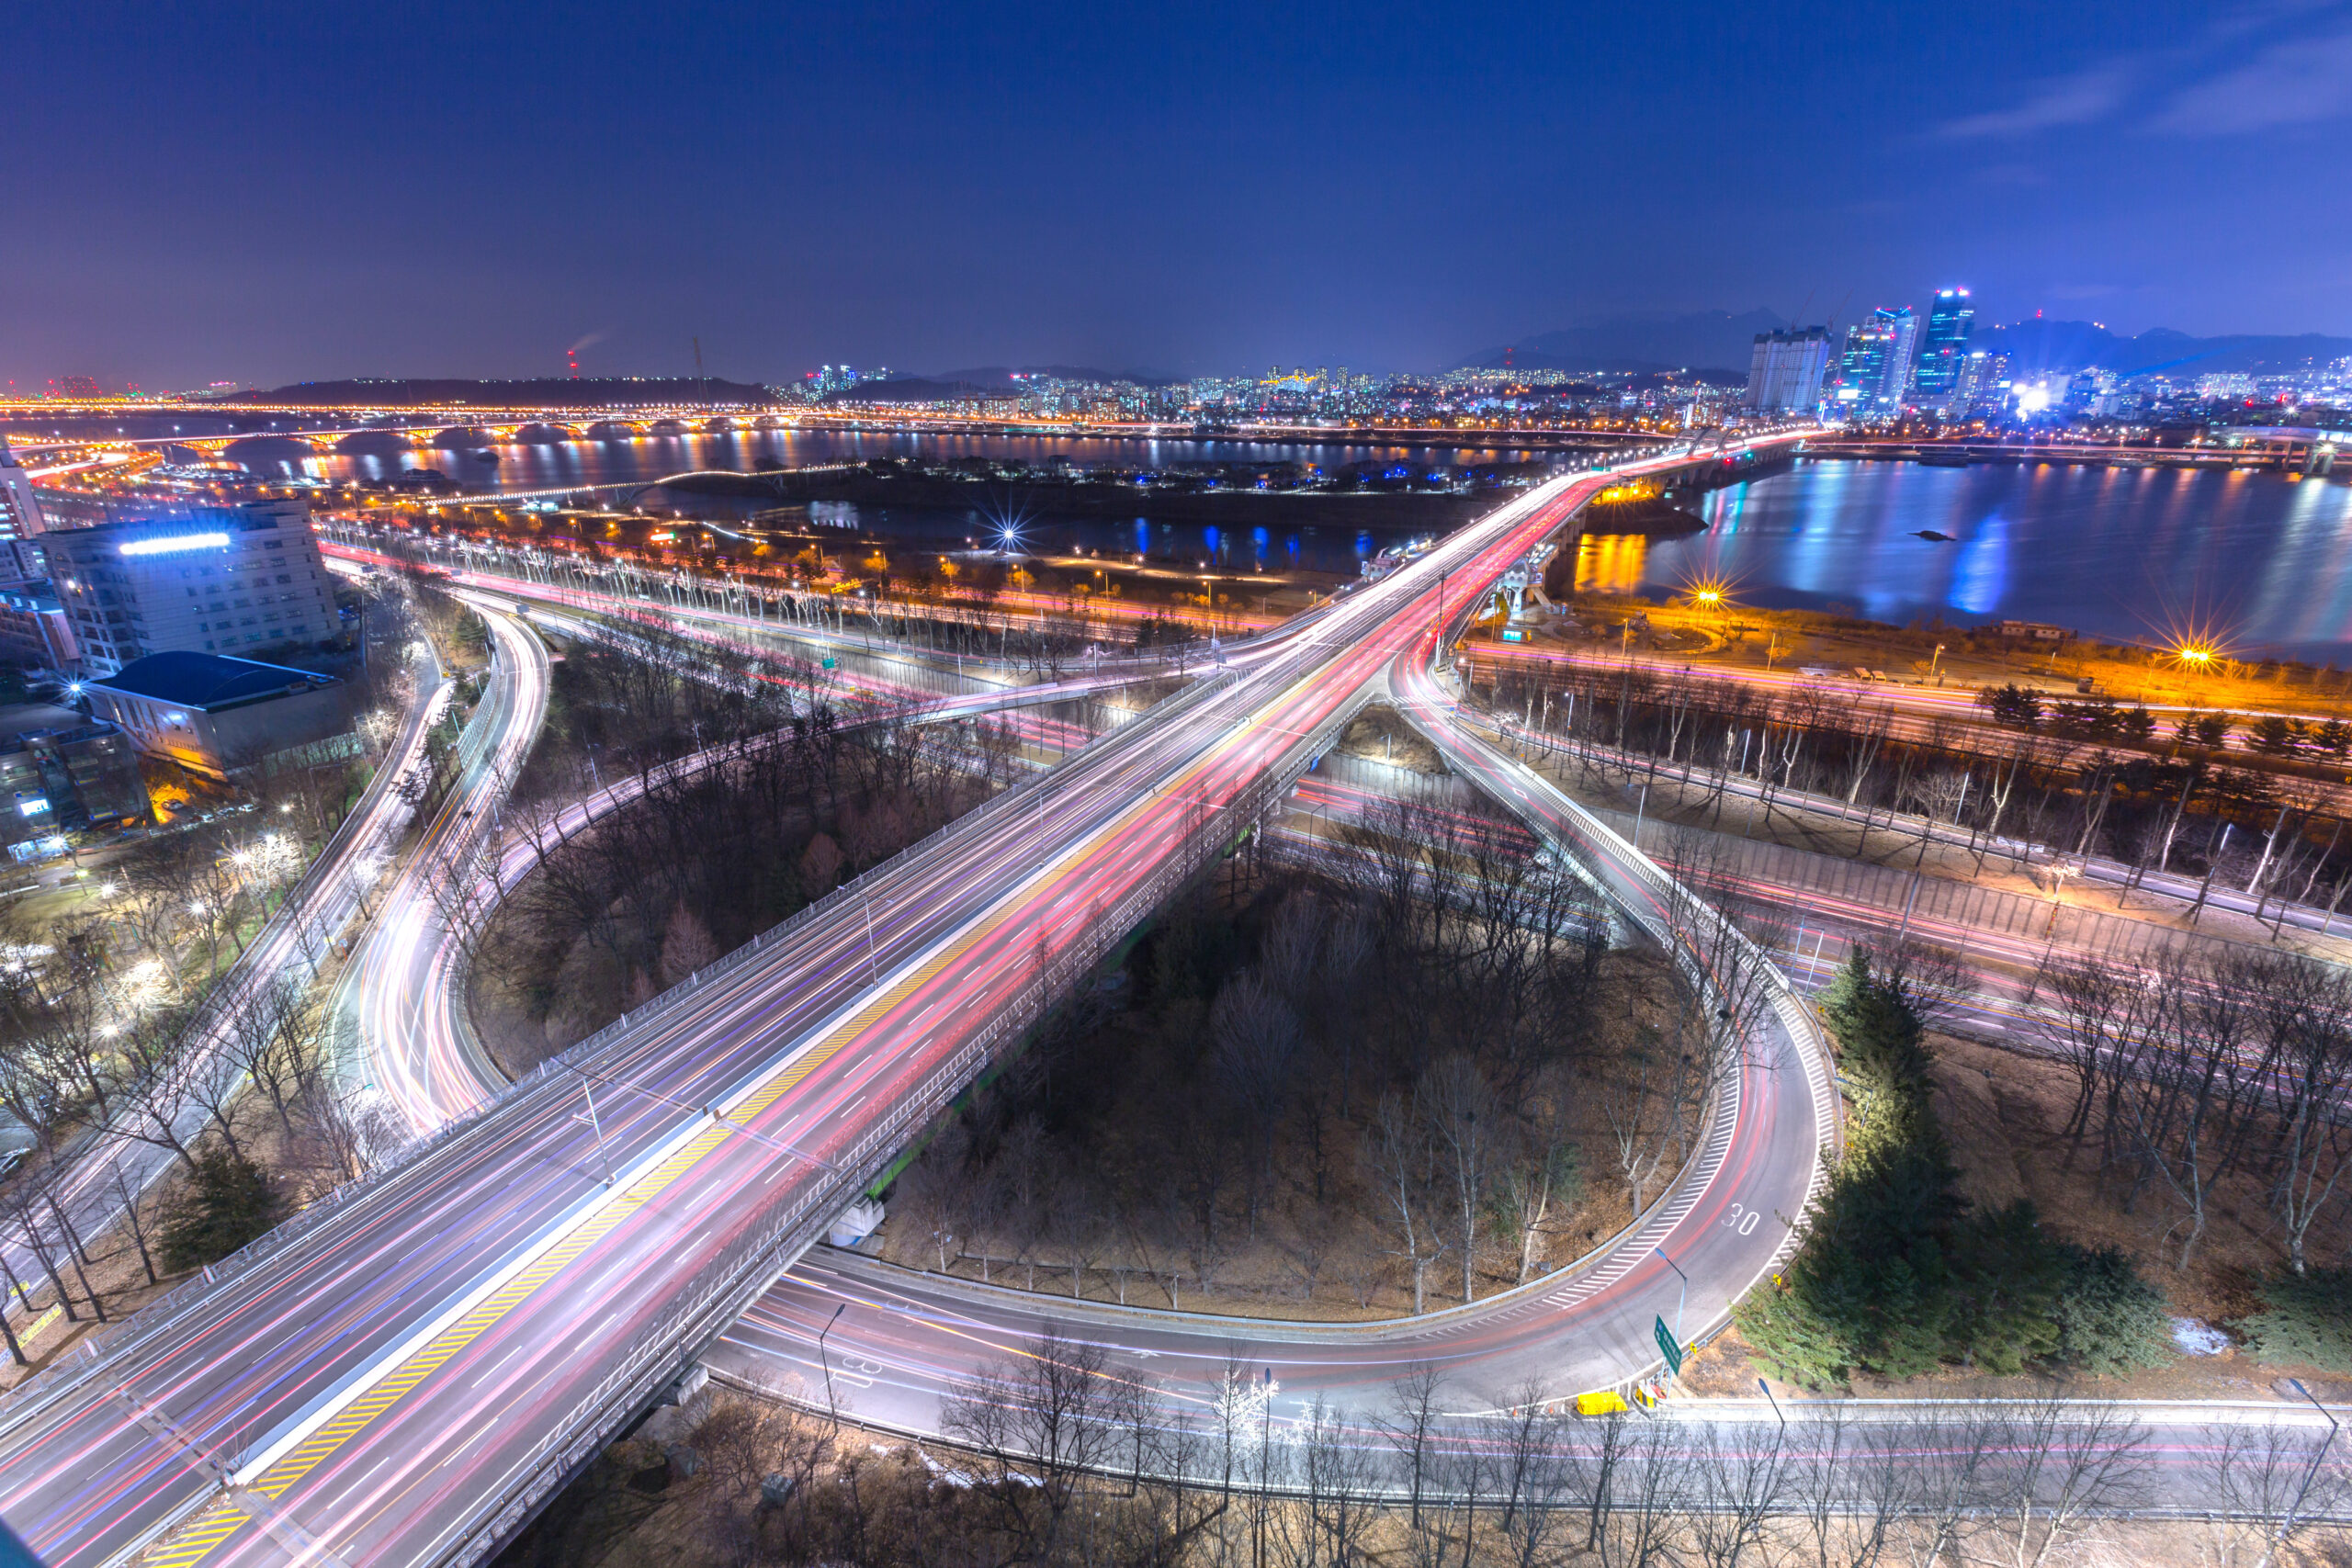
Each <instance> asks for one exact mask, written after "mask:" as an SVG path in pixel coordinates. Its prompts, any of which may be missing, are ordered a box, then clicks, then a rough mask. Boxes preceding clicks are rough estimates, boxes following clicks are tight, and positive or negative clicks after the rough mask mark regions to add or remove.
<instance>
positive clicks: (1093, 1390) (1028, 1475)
mask: <svg viewBox="0 0 2352 1568" xmlns="http://www.w3.org/2000/svg"><path fill="white" fill-rule="evenodd" d="M1141 1397H1142V1395H1141V1394H1140V1393H1138V1391H1137V1387H1136V1383H1135V1382H1132V1381H1130V1380H1128V1379H1125V1378H1123V1377H1118V1376H1114V1375H1113V1374H1112V1372H1111V1370H1110V1368H1109V1365H1108V1361H1107V1358H1106V1356H1105V1354H1104V1352H1103V1348H1102V1347H1101V1346H1100V1345H1095V1344H1086V1343H1080V1342H1077V1341H1072V1340H1068V1339H1064V1338H1062V1337H1060V1336H1059V1335H1058V1334H1057V1332H1056V1331H1055V1330H1054V1329H1052V1328H1051V1327H1048V1328H1047V1329H1046V1332H1045V1333H1044V1334H1043V1335H1041V1336H1039V1337H1038V1338H1036V1339H1035V1340H1034V1341H1032V1342H1031V1343H1030V1344H1029V1345H1028V1346H1026V1347H1024V1348H1023V1355H1021V1356H1019V1357H1016V1358H1012V1359H1005V1360H999V1361H992V1362H989V1364H988V1365H986V1366H984V1367H982V1368H981V1369H980V1370H979V1371H978V1372H977V1373H976V1374H975V1375H974V1376H973V1377H971V1378H968V1379H965V1380H962V1381H960V1382H957V1383H956V1384H955V1385H954V1386H953V1388H952V1389H951V1391H950V1393H949V1395H948V1398H947V1400H946V1401H945V1403H944V1404H943V1405H942V1406H941V1410H940V1427H941V1429H942V1430H943V1431H944V1432H945V1433H946V1435H947V1436H948V1437H949V1438H951V1439H952V1440H954V1441H955V1442H956V1444H958V1445H959V1446H960V1447H962V1448H964V1449H966V1450H968V1451H969V1452H970V1454H971V1455H972V1456H973V1460H972V1462H973V1464H974V1466H975V1468H976V1469H977V1471H978V1483H979V1484H978V1488H977V1495H978V1497H979V1498H980V1499H982V1501H983V1506H984V1509H985V1512H986V1516H987V1517H988V1518H989V1523H990V1524H991V1525H992V1526H993V1527H994V1528H995V1529H997V1530H998V1531H999V1532H1001V1534H1002V1535H1003V1537H1004V1538H1005V1540H1007V1541H1008V1542H1009V1543H1011V1544H1012V1546H1013V1548H1014V1550H1015V1553H1016V1555H1015V1556H1014V1558H1013V1561H1016V1562H1054V1561H1057V1559H1058V1556H1059V1553H1060V1552H1061V1551H1062V1547H1063V1542H1064V1540H1065V1539H1066V1538H1067V1537H1068V1536H1069V1535H1070V1534H1071V1533H1072V1532H1073V1531H1074V1530H1076V1529H1080V1528H1081V1527H1080V1520H1079V1518H1078V1517H1076V1515H1077V1513H1078V1505H1079V1503H1080V1498H1081V1496H1082V1495H1083V1486H1084V1483H1085V1481H1086V1478H1087V1477H1089V1476H1091V1475H1094V1474H1100V1473H1103V1472H1112V1473H1116V1472H1118V1471H1119V1470H1121V1469H1123V1468H1125V1462H1124V1461H1125V1460H1126V1459H1127V1457H1128V1453H1129V1450H1130V1445H1131V1442H1132V1437H1133V1433H1134V1431H1135V1429H1136V1427H1137V1426H1138V1425H1140V1424H1141V1422H1142V1420H1143V1419H1144V1417H1143V1416H1141V1414H1140V1413H1139V1412H1137V1411H1136V1409H1135V1408H1134V1405H1135V1404H1136V1401H1137V1400H1138V1399H1140V1398H1141Z"/></svg>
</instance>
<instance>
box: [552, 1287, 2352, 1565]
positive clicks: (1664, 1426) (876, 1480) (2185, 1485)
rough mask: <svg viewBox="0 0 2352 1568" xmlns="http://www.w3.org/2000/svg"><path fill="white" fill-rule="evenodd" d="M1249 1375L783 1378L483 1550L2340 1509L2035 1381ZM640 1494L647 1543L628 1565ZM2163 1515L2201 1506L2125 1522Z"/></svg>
mask: <svg viewBox="0 0 2352 1568" xmlns="http://www.w3.org/2000/svg"><path fill="white" fill-rule="evenodd" d="M1270 1372H1271V1369H1267V1368H1263V1367H1260V1366H1258V1365H1254V1364H1250V1363H1248V1362H1245V1361H1241V1360H1238V1359H1237V1360H1236V1361H1234V1362H1232V1363H1230V1364H1228V1365H1227V1366H1226V1367H1225V1368H1223V1369H1222V1370H1221V1371H1218V1372H1216V1373H1213V1374H1212V1376H1211V1378H1210V1380H1209V1381H1208V1382H1207V1384H1206V1385H1205V1389H1204V1387H1203V1385H1201V1384H1198V1383H1191V1382H1186V1383H1177V1382H1164V1381H1161V1380H1159V1379H1157V1378H1155V1377H1153V1376H1151V1375H1150V1374H1149V1373H1148V1372H1140V1371H1136V1370H1134V1369H1132V1368H1130V1367H1128V1366H1125V1365H1124V1364H1120V1363H1116V1362H1114V1360H1113V1359H1111V1357H1110V1356H1109V1355H1108V1354H1107V1353H1106V1352H1105V1351H1104V1350H1103V1348H1101V1347H1100V1346H1099V1345H1095V1344H1091V1343H1087V1342H1085V1341H1084V1340H1082V1339H1080V1338H1079V1337H1064V1336H1063V1335H1062V1334H1060V1333H1058V1332H1057V1331H1054V1330H1051V1329H1049V1330H1048V1331H1047V1332H1046V1334H1045V1335H1044V1336H1043V1337H1039V1338H1038V1339H1035V1340H1033V1341H1030V1342H1028V1343H1025V1344H1023V1346H1021V1347H1020V1348H1019V1353H1018V1354H1017V1355H1012V1356H1007V1357H1004V1358H1001V1359H993V1360H991V1361H989V1362H988V1363H986V1364H984V1365H982V1366H981V1367H980V1368H978V1370H977V1371H975V1372H974V1373H973V1374H972V1375H971V1376H970V1377H968V1378H967V1379H966V1380H964V1381H963V1382H959V1383H958V1384H957V1385H956V1387H955V1388H954V1389H953V1391H952V1392H951V1394H950V1396H949V1398H948V1399H947V1401H946V1402H945V1404H944V1407H943V1410H942V1419H941V1438H942V1441H941V1442H939V1443H938V1444H922V1445H915V1444H890V1443H885V1442H878V1441H876V1440H874V1439H873V1438H871V1437H870V1436H869V1435H867V1434H865V1433H863V1432H860V1431H858V1430H857V1429H856V1428H854V1427H850V1426H849V1425H847V1422H846V1419H845V1417H847V1416H851V1415H854V1412H853V1411H850V1410H849V1409H847V1408H846V1407H842V1406H838V1405H836V1406H835V1407H834V1408H833V1410H832V1411H831V1412H829V1410H828V1408H827V1406H826V1404H825V1403H824V1402H823V1401H822V1400H821V1398H820V1396H818V1395H817V1394H816V1393H815V1391H814V1390H810V1389H803V1390H799V1391H797V1395H796V1396H797V1398H798V1399H799V1400H800V1401H801V1402H802V1407H801V1408H800V1409H798V1410H795V1409H793V1408H791V1407H789V1406H786V1405H785V1404H779V1403H776V1402H774V1401H772V1400H770V1399H767V1398H764V1397H759V1396H754V1395H749V1394H744V1393H731V1392H730V1393H723V1394H719V1395H718V1396H716V1397H707V1398H706V1399H705V1400H704V1401H703V1402H702V1403H701V1404H700V1405H699V1407H698V1408H697V1409H695V1411H693V1412H691V1413H689V1419H688V1420H687V1421H685V1422H684V1423H682V1425H683V1427H684V1431H683V1433H682V1435H681V1436H680V1438H678V1440H676V1441H675V1442H673V1443H672V1444H671V1445H670V1446H669V1447H668V1448H667V1450H653V1449H652V1448H651V1446H650V1445H630V1446H628V1447H625V1448H623V1449H619V1450H608V1453H607V1457H606V1460H605V1463H604V1466H603V1469H602V1471H601V1472H600V1473H598V1474H597V1475H595V1476H593V1477H592V1478H591V1480H590V1482H589V1483H586V1484H585V1485H583V1486H581V1487H577V1488H575V1489H574V1491H573V1493H571V1494H570V1495H568V1497H567V1502H566V1504H565V1505H564V1506H559V1507H557V1508H555V1509H551V1510H550V1511H549V1514H548V1517H546V1518H545V1519H543V1521H542V1522H541V1523H540V1524H539V1525H538V1526H537V1527H535V1529H534V1531H533V1534H532V1535H531V1536H530V1537H528V1538H526V1540H524V1541H522V1542H520V1543H518V1545H517V1547H516V1548H515V1549H514V1550H513V1551H511V1552H510V1553H509V1556H508V1558H507V1562H509V1564H510V1565H511V1568H537V1565H538V1564H541V1563H546V1564H552V1563H555V1562H563V1561H581V1560H583V1559H585V1558H588V1557H591V1556H602V1557H603V1560H604V1561H605V1562H613V1563H619V1564H627V1563H633V1562H639V1561H652V1560H654V1559H655V1558H656V1557H657V1556H658V1557H659V1559H660V1560H662V1561H665V1562H729V1563H738V1564H768V1563H773V1564H779V1565H785V1564H794V1565H797V1564H817V1563H825V1562H857V1563H860V1564H864V1565H866V1568H897V1565H899V1564H908V1565H912V1564H923V1565H926V1568H929V1565H932V1564H973V1565H976V1568H977V1565H987V1568H1003V1565H1010V1564H1016V1563H1018V1564H1035V1565H1038V1568H1058V1565H1062V1564H1069V1565H1073V1568H1075V1565H1078V1564H1088V1565H1127V1564H1133V1565H1136V1568H1179V1565H1184V1568H1190V1565H1200V1568H1241V1565H1244V1564H1247V1565H1249V1568H1270V1565H1272V1568H1357V1565H1363V1568H1371V1565H1373V1564H1406V1565H1409V1568H1453V1565H1455V1564H1460V1565H1462V1568H1584V1565H1588V1564H1589V1565H1591V1568H1738V1565H1739V1564H1741V1563H1772V1564H1784V1565H1788V1568H1799V1565H1808V1568H1877V1565H1879V1564H1882V1563H1883V1564H1890V1565H1892V1564H1933V1563H1939V1562H1951V1563H1980V1562H1981V1563H2003V1564H2008V1565H2010V1568H2041V1564H2044V1563H2054V1562H2069V1561H2077V1560H2082V1559H2083V1558H2084V1557H2085V1555H2086V1554H2093V1555H2097V1554H2100V1553H2105V1554H2108V1555H2115V1554H2117V1553H2119V1552H2130V1551H2132V1550H2133V1549H2145V1548H2149V1547H2152V1546H2154V1547H2158V1548H2160V1549H2161V1548H2163V1547H2166V1546H2168V1547H2170V1548H2171V1549H2172V1550H2178V1549H2179V1548H2181V1547H2183V1546H2189V1545H2193V1546H2194V1547H2195V1548H2196V1549H2198V1550H2199V1551H2200V1553H2201V1554H2202V1555H2205V1556H2208V1557H2210V1558H2211V1560H2212V1561H2214V1562H2218V1563H2221V1564H2236V1563H2248V1564H2251V1563H2253V1562H2255V1561H2256V1559H2257V1558H2258V1557H2259V1558H2262V1559H2264V1560H2266V1561H2267V1560H2268V1559H2269V1558H2270V1556H2271V1554H2272V1553H2274V1552H2275V1551H2277V1550H2278V1547H2279V1545H2280V1544H2281V1542H2291V1543H2292V1544H2294V1545H2297V1546H2301V1545H2304V1544H2307V1543H2308V1544H2313V1545H2317V1544H2322V1543H2324V1542H2325V1541H2327V1540H2334V1539H2336V1538H2337V1537H2338V1535H2339V1533H2340V1532H2339V1531H2338V1530H2337V1529H2336V1528H2335V1527H2333V1526H2327V1525H2321V1526H2316V1527H2315V1526H2314V1525H2312V1522H2311V1521H2312V1519H2313V1518H2314V1517H2319V1518H2325V1517H2327V1516H2329V1515H2331V1514H2333V1513H2334V1512H2335V1511H2336V1510H2338V1509H2340V1508H2341V1507H2342V1506H2344V1502H2345V1472H2344V1469H2343V1465H2342V1462H2341V1461H2340V1459H2339V1460H2338V1461H2335V1462H2334V1463H2330V1462H2327V1461H2326V1457H2325V1439H2326V1438H2327V1436H2328V1434H2327V1433H2326V1432H2325V1430H2324V1429H2320V1428H2315V1427H2311V1426H2297V1425H2290V1424H2286V1423H2278V1424H2267V1423H2265V1424H2246V1425H2224V1426H2222V1427H2219V1428H2217V1429H2216V1431H2215V1432H2214V1433H2212V1434H2211V1438H2210V1439H2209V1440H2208V1441H2207V1442H2206V1443H2205V1444H2203V1445H2202V1447H2201V1451H2200V1452H2199V1454H2198V1455H2197V1456H2196V1457H2195V1458H2194V1459H2193V1460H2190V1461H2187V1462H2183V1461H2181V1460H2180V1459H2178V1458H2172V1457H2169V1456H2167V1455H2166V1454H2165V1451H2164V1450H2163V1449H2162V1447H2161V1446H2160V1444H2159V1443H2158V1441H2157V1439H2156V1438H2155V1437H2154V1435H2152V1434H2151V1433H2150V1432H2149V1431H2148V1429H2147V1428H2146V1427H2143V1426H2142V1425H2141V1424H2140V1423H2139V1422H2138V1421H2136V1420H2135V1419H2134V1418H2133V1417H2132V1416H2131V1415H2129V1414H2128V1413H2126V1412H2124V1411H2121V1410H2120V1409H2117V1408H2115V1407H2112V1406H2103V1405H2098V1404H2066V1403H2065V1402H2063V1401H2061V1400H2059V1399H2056V1398H2053V1397H2048V1396H2043V1397H2036V1398H2029V1399H2025V1400H2020V1401H2010V1402H2002V1403H1978V1402H1969V1401H1952V1402H1950V1403H1948V1404H1941V1405H1935V1406H1928V1407H1925V1408H1923V1409H1921V1410H1919V1411H1917V1412H1915V1413H1912V1414H1910V1415H1909V1416H1907V1417H1905V1418H1897V1419H1880V1420H1862V1419H1860V1418H1858V1416H1856V1415H1855V1413H1854V1412H1853V1411H1852V1410H1851V1409H1850V1408H1849V1407H1847V1406H1843V1405H1829V1406H1826V1407H1824V1406H1806V1405H1803V1404H1792V1405H1790V1406H1788V1407H1787V1409H1786V1411H1785V1414H1786V1415H1787V1416H1788V1419H1787V1420H1786V1421H1785V1422H1775V1421H1774V1420H1772V1419H1771V1418H1770V1417H1769V1416H1767V1417H1762V1418H1760V1419H1757V1420H1752V1421H1724V1422H1718V1423H1711V1422H1705V1421H1697V1420H1689V1419H1676V1418H1670V1417H1668V1416H1652V1415H1644V1414H1636V1413H1629V1412H1623V1411H1621V1412H1618V1413H1616V1414H1613V1415H1608V1416H1600V1417H1597V1418H1591V1419H1579V1418H1577V1417H1575V1416H1569V1415H1566V1414H1564V1413H1563V1412H1562V1411H1561V1409H1560V1408H1559V1407H1558V1406H1557V1405H1556V1404H1553V1403H1551V1402H1549V1401H1547V1400H1546V1399H1544V1397H1543V1394H1542V1392H1541V1390H1540V1389H1538V1388H1536V1387H1534V1386H1532V1385H1529V1386H1523V1387H1521V1388H1519V1389H1517V1390H1515V1391H1512V1392H1511V1393H1508V1394H1505V1395H1503V1396H1502V1397H1501V1398H1500V1399H1499V1400H1498V1399H1496V1398H1495V1397H1493V1396H1491V1395H1486V1394H1481V1393H1473V1392H1471V1391H1469V1390H1467V1389H1464V1388H1463V1387H1461V1386H1458V1385H1457V1384H1455V1383H1454V1382H1452V1381H1451V1380H1449V1379H1448V1378H1447V1377H1446V1376H1445V1375H1443V1374H1442V1373H1440V1372H1439V1371H1435V1370H1434V1369H1431V1368H1429V1367H1413V1368H1408V1369H1407V1370H1406V1371H1405V1372H1404V1374H1403V1375H1402V1376H1401V1377H1400V1378H1399V1379H1398V1380H1397V1382H1396V1383H1394V1384H1393V1385H1392V1386H1391V1388H1390V1389H1389V1391H1388V1393H1387V1394H1386V1396H1385V1399H1382V1400H1381V1401H1379V1402H1378V1404H1376V1405H1375V1406H1374V1407H1373V1408H1371V1409H1367V1410H1351V1409H1342V1408H1340V1407H1339V1406H1337V1405H1335V1404H1332V1403H1331V1402H1330V1401H1329V1400H1328V1399H1327V1398H1325V1397H1323V1396H1321V1395H1316V1396H1312V1397H1300V1396H1296V1395H1294V1394H1292V1393H1289V1391H1287V1390H1285V1389H1284V1388H1283V1386H1282V1382H1281V1379H1280V1378H1279V1377H1278V1376H1271V1375H1270ZM1498 1404H1499V1405H1500V1406H1501V1407H1500V1408H1496V1406H1497V1405H1498ZM1464 1407H1469V1408H1482V1409H1487V1410H1489V1411H1490V1412H1491V1413H1489V1414H1484V1415H1476V1416H1464V1415H1458V1414H1453V1412H1456V1411H1459V1410H1461V1409H1463V1408H1464ZM632 1448H633V1449H634V1450H636V1451H635V1452H634V1453H632V1452H631V1451H630V1450H631V1449H632ZM657 1498H658V1499H661V1501H659V1502H657V1501H656V1499H657ZM665 1504H666V1505H667V1506H666V1507H665V1506H664V1505H665ZM657 1508H658V1509H661V1510H662V1515H663V1522H664V1523H665V1524H666V1525H667V1527H668V1528H667V1529H665V1530H663V1531H662V1532H661V1533H658V1534H656V1533H653V1532H650V1531H648V1532H647V1533H645V1534H643V1535H642V1536H641V1537H639V1538H638V1539H639V1540H642V1542H643V1545H642V1546H641V1547H636V1548H635V1549H634V1550H632V1545H633V1543H632V1541H631V1539H630V1537H629V1535H628V1531H629V1530H630V1529H631V1527H632V1526H642V1524H643V1523H644V1522H645V1521H646V1520H647V1519H648V1518H649V1517H650V1516H653V1515H654V1514H655V1513H656V1510H657ZM2175 1509H2177V1510H2183V1511H2187V1510H2196V1511H2198V1513H2199V1514H2200V1515H2201V1517H2195V1518H2193V1519H2192V1520H2184V1521H2182V1522H2179V1523H2177V1524H2172V1525H2168V1526H2165V1527H2162V1530H2163V1533H2162V1534H2161V1535H2159V1534H2157V1533H2155V1532H2154V1530H2153V1529H2151V1527H2148V1526H2145V1525H2135V1524H2133V1523H2131V1520H2130V1516H2131V1514H2132V1513H2133V1512H2134V1511H2135V1510H2154V1511H2159V1512H2162V1511H2169V1510H2175Z"/></svg>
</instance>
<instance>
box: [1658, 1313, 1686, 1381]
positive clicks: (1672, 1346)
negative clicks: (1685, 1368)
mask: <svg viewBox="0 0 2352 1568" xmlns="http://www.w3.org/2000/svg"><path fill="white" fill-rule="evenodd" d="M1651 1332H1652V1333H1653V1334H1655V1335H1657V1348H1658V1349H1659V1350H1661V1351H1663V1352H1664V1353H1665V1355H1666V1370H1667V1373H1668V1376H1671V1377H1678V1378H1679V1377H1680V1376H1681V1375H1682V1347H1681V1346H1679V1345H1677V1344H1676V1343H1675V1342H1674V1336H1673V1335H1671V1334H1669V1333H1668V1332H1667V1328H1666V1319H1664V1318H1662V1317H1661V1318H1659V1319H1658V1320H1657V1327H1656V1328H1654V1329H1652V1330H1651Z"/></svg>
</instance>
